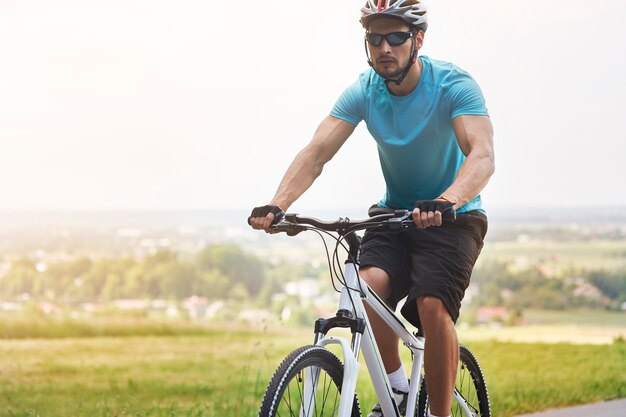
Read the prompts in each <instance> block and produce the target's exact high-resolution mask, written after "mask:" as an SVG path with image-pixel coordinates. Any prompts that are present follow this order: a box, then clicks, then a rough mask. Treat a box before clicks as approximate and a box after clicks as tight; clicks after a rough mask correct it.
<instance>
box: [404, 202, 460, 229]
mask: <svg viewBox="0 0 626 417" xmlns="http://www.w3.org/2000/svg"><path fill="white" fill-rule="evenodd" d="M453 207H454V203H452V202H451V201H448V200H446V199H445V198H437V199H435V200H419V201H416V202H415V208H414V209H413V221H414V222H415V225H416V226H417V227H418V228H420V229H425V228H427V227H430V226H441V225H442V223H443V217H444V213H447V212H451V214H452V216H451V217H452V218H454V208H453ZM449 215H450V214H447V215H446V217H448V216H449Z"/></svg>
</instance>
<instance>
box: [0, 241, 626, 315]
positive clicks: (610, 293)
mask: <svg viewBox="0 0 626 417" xmlns="http://www.w3.org/2000/svg"><path fill="white" fill-rule="evenodd" d="M322 277H323V278H322ZM302 278H313V279H321V284H322V288H323V292H327V293H330V292H331V291H332V288H331V284H330V279H329V278H328V269H327V266H326V265H318V266H315V267H313V266H312V265H310V264H302V265H296V264H292V263H284V264H280V265H270V264H268V263H266V262H264V261H263V260H261V259H259V258H257V257H256V256H254V255H251V254H250V253H247V252H245V251H244V250H242V249H241V248H240V247H238V246H235V245H212V246H207V247H205V248H204V249H203V250H201V251H200V252H198V253H197V254H195V255H193V256H183V255H181V254H179V253H175V252H172V251H161V252H158V253H155V254H154V255H151V256H148V257H146V258H143V259H135V258H131V257H122V258H100V259H95V260H92V259H88V258H80V259H75V260H72V261H61V262H57V263H52V264H49V265H47V266H46V267H45V268H44V267H43V266H42V265H40V264H37V263H36V262H35V261H33V260H30V259H20V260H17V261H15V262H13V263H12V265H11V268H10V269H9V270H8V271H6V272H5V274H4V275H3V276H1V277H0V299H2V300H20V299H25V298H30V299H41V300H50V301H54V302H57V303H60V304H73V303H82V302H98V301H109V300H115V299H125V298H144V299H147V298H150V299H170V300H181V299H184V298H186V297H189V296H192V295H199V296H205V297H207V298H209V299H222V300H224V299H231V300H233V301H236V302H238V303H239V302H247V301H256V302H257V303H258V304H259V305H262V306H264V307H268V308H271V309H278V310H280V308H279V307H280V306H276V305H272V303H273V295H274V294H279V293H282V292H283V287H284V284H285V283H287V282H289V281H297V280H299V279H302ZM472 285H474V286H475V288H476V289H478V291H475V292H474V293H473V298H472V300H471V304H472V305H474V306H505V307H509V308H511V309H513V310H515V311H522V310H524V309H528V308H541V309H565V308H572V307H591V308H608V309H619V308H621V305H622V304H623V303H624V302H626V269H624V268H622V269H620V270H612V271H607V270H589V271H580V270H579V271H570V272H567V273H561V275H559V276H554V274H551V275H550V276H546V273H545V271H544V270H542V269H541V267H540V266H530V267H527V268H519V267H517V268H514V267H513V265H512V264H511V263H509V262H485V263H483V264H481V265H480V266H478V267H477V268H476V269H475V270H474V274H473V277H472ZM274 302H275V300H274ZM290 302H293V303H296V304H297V303H298V301H297V300H290Z"/></svg>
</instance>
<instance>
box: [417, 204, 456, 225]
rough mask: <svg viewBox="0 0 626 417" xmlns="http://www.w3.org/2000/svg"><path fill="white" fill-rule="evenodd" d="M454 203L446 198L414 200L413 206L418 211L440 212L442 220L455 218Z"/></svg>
mask: <svg viewBox="0 0 626 417" xmlns="http://www.w3.org/2000/svg"><path fill="white" fill-rule="evenodd" d="M453 207H454V203H452V202H450V201H448V200H418V201H416V202H415V208H418V209H419V210H420V211H438V212H440V213H441V218H442V219H443V220H452V221H454V220H456V211H455V210H454V208H453Z"/></svg>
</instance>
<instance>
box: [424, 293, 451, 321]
mask: <svg viewBox="0 0 626 417" xmlns="http://www.w3.org/2000/svg"><path fill="white" fill-rule="evenodd" d="M417 311H418V312H419V315H420V321H421V322H422V323H436V322H439V323H440V322H441V321H442V320H443V321H447V320H449V321H452V317H450V313H449V312H448V309H446V306H445V305H444V304H443V301H441V300H440V299H439V298H437V297H434V296H432V295H425V296H422V297H419V298H418V299H417Z"/></svg>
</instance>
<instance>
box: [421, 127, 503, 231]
mask: <svg viewBox="0 0 626 417" xmlns="http://www.w3.org/2000/svg"><path fill="white" fill-rule="evenodd" d="M452 128H453V129H454V133H455V135H456V138H457V141H458V143H459V146H460V148H461V151H463V154H464V155H465V156H466V159H465V162H463V165H461V169H460V170H459V172H458V174H457V176H456V179H455V180H454V182H453V183H452V185H450V187H448V189H447V190H446V191H444V192H443V194H442V195H441V197H442V198H444V199H446V200H448V201H450V202H452V203H454V209H455V210H456V209H458V208H459V207H462V206H463V205H465V204H467V203H468V202H469V201H470V200H472V199H473V198H474V197H476V196H477V195H478V194H479V193H480V191H481V190H482V189H483V188H484V187H485V185H487V182H488V181H489V178H490V177H491V175H492V174H493V172H494V171H495V163H494V160H495V157H494V149H493V127H492V125H491V120H490V119H489V117H487V116H469V115H465V116H458V117H455V118H454V119H453V120H452ZM413 219H414V220H415V224H416V225H417V226H418V227H429V226H441V223H442V220H441V213H439V212H432V211H431V212H420V211H419V209H415V210H413Z"/></svg>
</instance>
